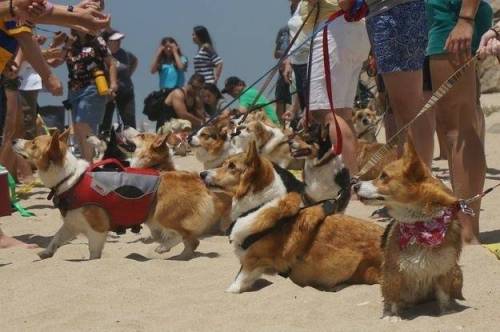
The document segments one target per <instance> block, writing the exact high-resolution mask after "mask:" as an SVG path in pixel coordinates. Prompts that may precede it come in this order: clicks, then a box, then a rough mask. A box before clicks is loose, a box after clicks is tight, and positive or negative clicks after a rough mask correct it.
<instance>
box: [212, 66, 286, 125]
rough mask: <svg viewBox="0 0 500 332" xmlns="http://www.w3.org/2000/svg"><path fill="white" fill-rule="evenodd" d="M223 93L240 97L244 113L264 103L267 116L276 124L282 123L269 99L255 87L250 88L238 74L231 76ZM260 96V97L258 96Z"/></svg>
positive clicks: (240, 110)
mask: <svg viewBox="0 0 500 332" xmlns="http://www.w3.org/2000/svg"><path fill="white" fill-rule="evenodd" d="M222 93H227V94H228V95H230V96H231V97H233V98H238V99H239V102H240V107H239V109H238V110H239V112H240V113H242V114H244V113H246V112H248V111H251V108H252V107H254V106H258V105H263V106H262V107H261V108H262V109H264V112H265V113H266V115H267V117H268V118H269V119H270V120H271V121H272V122H273V123H274V124H276V125H279V124H280V121H279V120H278V116H277V115H276V111H275V110H274V108H273V107H272V106H271V105H269V102H268V100H267V99H266V98H265V97H264V96H262V95H261V96H259V91H257V89H255V88H248V89H247V85H246V84H245V82H244V81H242V80H241V79H239V78H238V77H236V76H231V77H229V78H228V79H227V80H226V82H225V86H224V90H222ZM257 96H258V98H257Z"/></svg>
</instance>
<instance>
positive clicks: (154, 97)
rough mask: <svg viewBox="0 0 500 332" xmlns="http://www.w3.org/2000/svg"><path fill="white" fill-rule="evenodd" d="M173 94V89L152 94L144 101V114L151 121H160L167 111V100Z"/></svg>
mask: <svg viewBox="0 0 500 332" xmlns="http://www.w3.org/2000/svg"><path fill="white" fill-rule="evenodd" d="M170 92H172V89H161V90H158V91H153V92H151V93H150V94H149V95H148V96H147V97H146V98H145V99H144V110H143V111H142V113H143V114H144V115H145V116H147V117H148V119H149V121H158V120H160V119H161V118H162V113H163V112H164V111H165V108H166V105H165V98H167V97H168V95H169V94H170Z"/></svg>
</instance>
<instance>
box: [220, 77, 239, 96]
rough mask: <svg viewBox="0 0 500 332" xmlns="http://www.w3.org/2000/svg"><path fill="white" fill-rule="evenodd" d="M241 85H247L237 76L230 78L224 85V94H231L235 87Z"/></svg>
mask: <svg viewBox="0 0 500 332" xmlns="http://www.w3.org/2000/svg"><path fill="white" fill-rule="evenodd" d="M239 84H245V82H243V81H242V80H240V79H239V78H238V77H236V76H231V77H229V78H228V79H227V80H226V82H225V83H224V89H223V90H222V91H221V92H222V93H229V92H230V91H231V90H232V89H233V88H234V87H235V86H237V85H239Z"/></svg>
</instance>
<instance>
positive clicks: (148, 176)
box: [54, 159, 160, 233]
mask: <svg viewBox="0 0 500 332" xmlns="http://www.w3.org/2000/svg"><path fill="white" fill-rule="evenodd" d="M159 182H160V177H159V172H158V171H156V170H152V169H143V168H125V167H124V166H123V165H122V164H121V163H120V162H119V161H118V160H115V159H107V160H103V161H101V162H98V163H95V164H93V165H91V166H90V167H89V168H88V169H87V170H86V171H85V173H83V175H82V177H81V178H80V179H79V180H78V183H77V184H76V185H74V186H73V187H72V188H71V189H69V190H68V191H66V192H64V193H62V194H60V195H55V196H54V205H55V206H56V207H57V208H59V210H60V211H61V214H62V215H63V216H65V215H66V213H67V212H68V211H70V210H74V209H78V208H81V207H84V206H87V205H97V206H99V207H101V208H103V209H104V210H105V211H106V213H107V214H108V216H109V220H110V223H111V225H110V226H111V230H112V231H115V232H117V233H124V232H125V230H126V229H127V228H132V231H135V232H138V231H139V230H140V225H141V224H142V223H144V222H145V221H146V219H147V217H148V215H149V214H150V212H151V206H152V204H153V201H154V199H155V197H156V191H157V189H158V185H159Z"/></svg>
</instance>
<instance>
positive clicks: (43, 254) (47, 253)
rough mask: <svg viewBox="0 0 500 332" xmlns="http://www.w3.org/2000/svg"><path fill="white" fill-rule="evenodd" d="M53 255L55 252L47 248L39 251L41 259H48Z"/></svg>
mask: <svg viewBox="0 0 500 332" xmlns="http://www.w3.org/2000/svg"><path fill="white" fill-rule="evenodd" d="M52 256H54V254H53V253H51V252H50V251H47V250H44V251H41V252H39V253H38V257H40V259H47V258H51V257H52Z"/></svg>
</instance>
